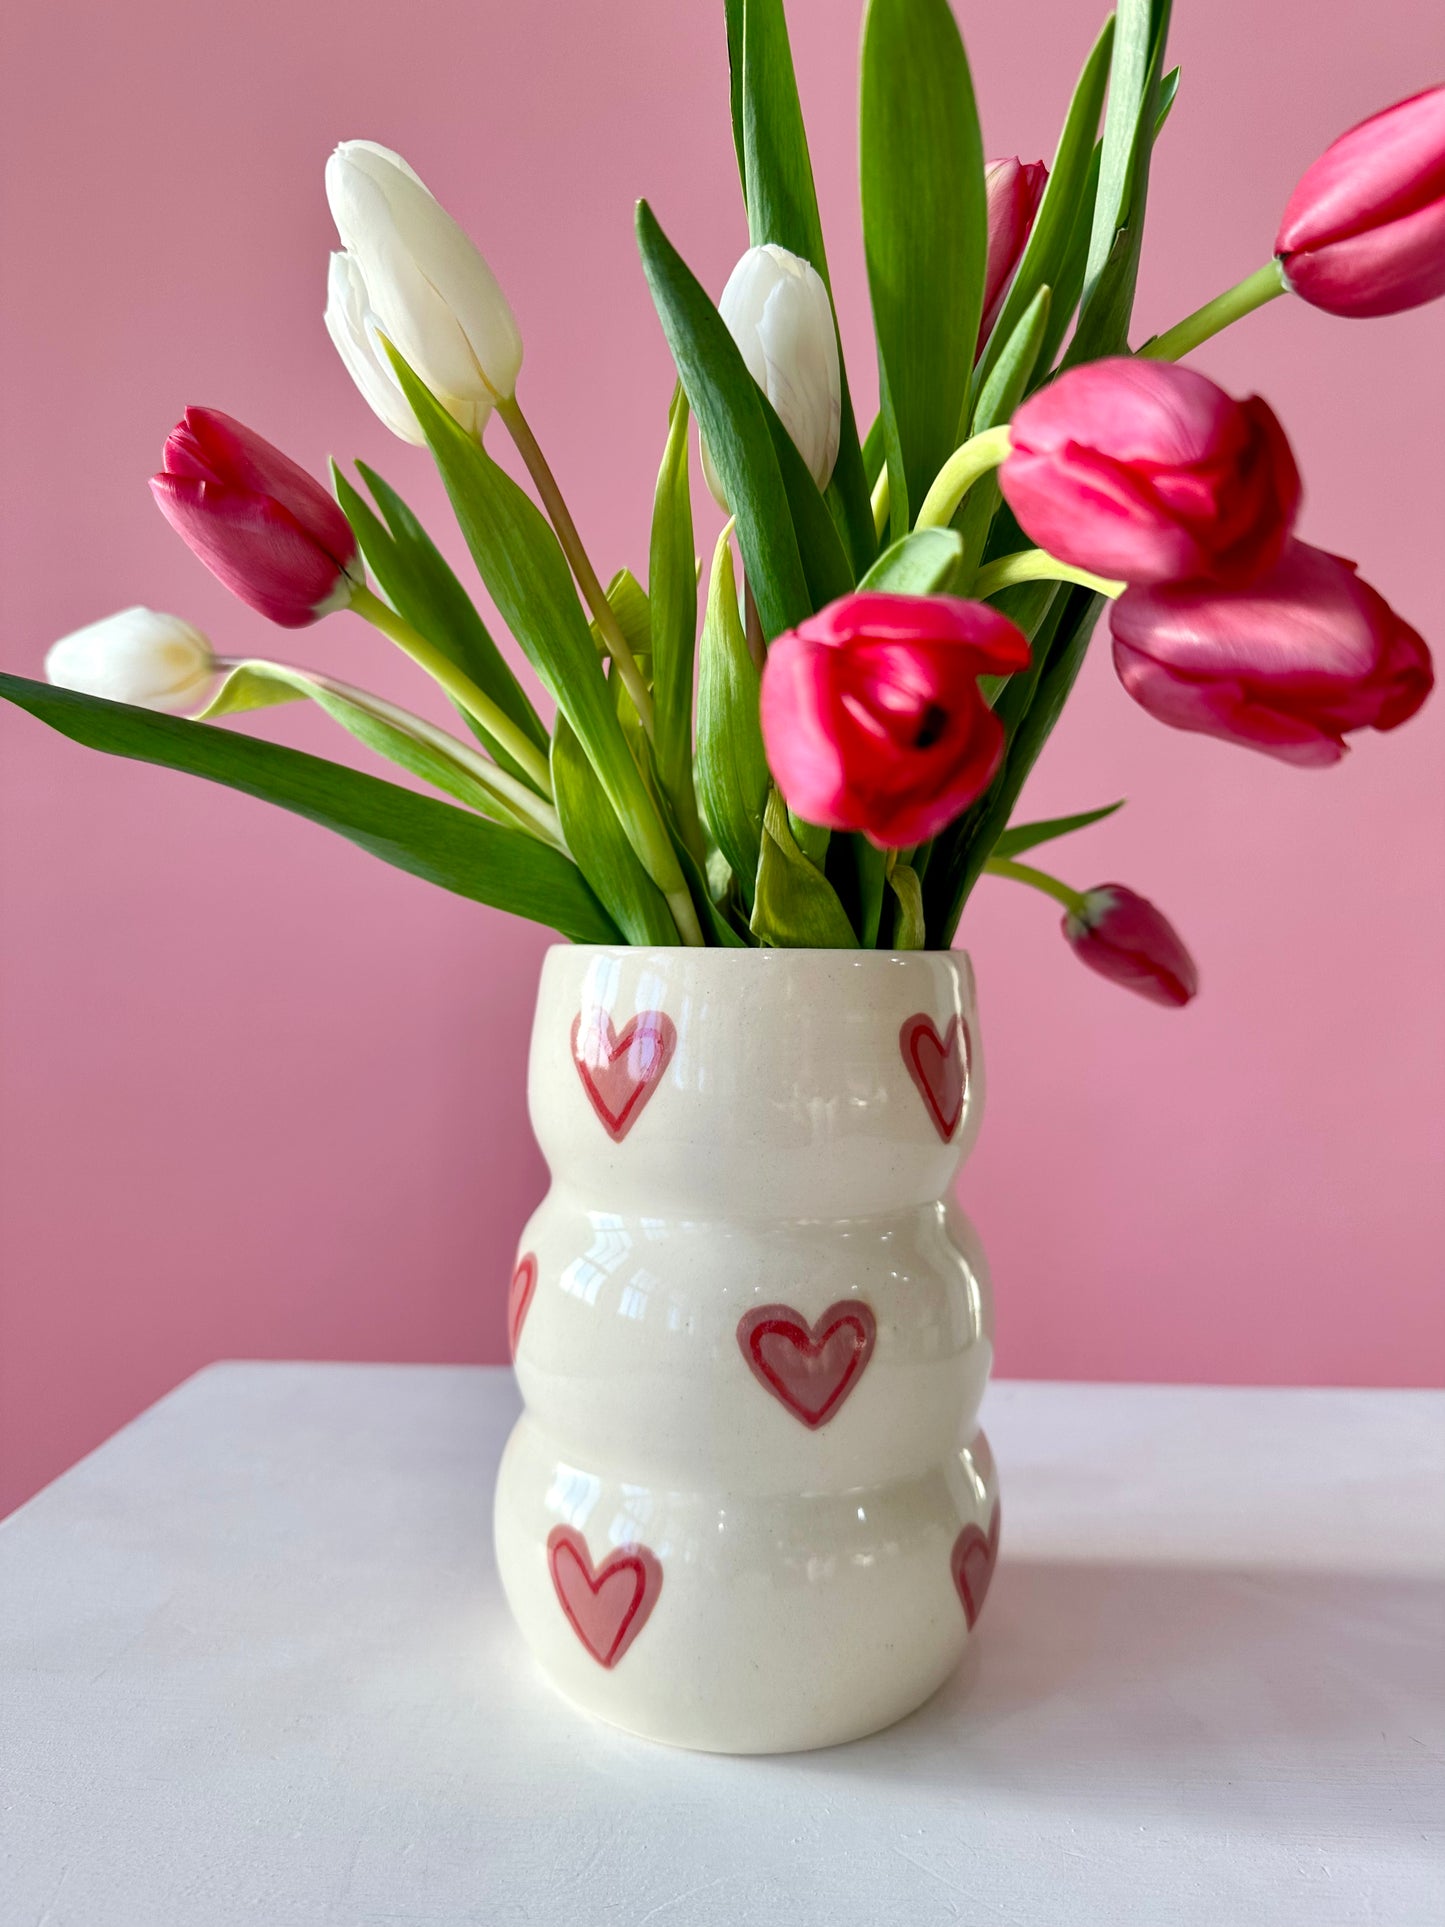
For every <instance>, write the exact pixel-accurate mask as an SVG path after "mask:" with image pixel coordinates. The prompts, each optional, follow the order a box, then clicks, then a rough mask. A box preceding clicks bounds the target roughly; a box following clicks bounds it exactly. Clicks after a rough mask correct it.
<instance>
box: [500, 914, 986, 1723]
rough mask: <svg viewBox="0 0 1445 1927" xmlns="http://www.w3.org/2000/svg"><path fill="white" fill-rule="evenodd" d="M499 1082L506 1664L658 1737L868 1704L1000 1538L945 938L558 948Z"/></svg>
mask: <svg viewBox="0 0 1445 1927" xmlns="http://www.w3.org/2000/svg"><path fill="white" fill-rule="evenodd" d="M528 1089H529V1103H530V1108H531V1115H532V1122H533V1125H534V1128H535V1130H536V1134H537V1138H538V1141H539V1143H540V1144H541V1147H542V1151H543V1153H544V1155H545V1157H546V1160H547V1163H548V1166H549V1168H550V1171H551V1174H552V1184H551V1189H550V1190H549V1191H548V1193H547V1196H546V1198H545V1199H544V1201H543V1203H542V1204H541V1206H540V1207H539V1208H538V1210H537V1211H536V1212H535V1214H534V1215H533V1217H532V1219H531V1221H530V1222H529V1224H528V1225H527V1227H526V1230H525V1231H524V1233H523V1235H522V1240H521V1245H520V1248H519V1252H518V1258H517V1266H516V1270H515V1273H514V1275H513V1279H512V1285H511V1296H510V1302H509V1314H510V1320H509V1322H510V1329H511V1334H512V1341H513V1353H514V1358H515V1363H516V1370H517V1376H518V1379H519V1381H520V1384H521V1389H522V1394H523V1398H524V1400H525V1407H526V1409H525V1411H524V1413H523V1416H522V1418H521V1419H520V1420H519V1421H518V1424H517V1427H516V1429H515V1431H514V1432H513V1434H512V1437H511V1440H510V1441H509V1443H508V1446H507V1450H506V1453H505V1456H504V1459H503V1463H502V1467H501V1472H500V1475H499V1479H498V1486H497V1502H496V1511H495V1521H496V1548H497V1560H498V1565H499V1568H500V1572H501V1577H502V1582H503V1585H504V1587H505V1589H506V1593H507V1597H508V1599H509V1601H510V1604H511V1607H512V1611H513V1613H514V1614H515V1616H516V1620H517V1623H518V1625H519V1626H520V1628H521V1630H522V1633H523V1636H524V1637H525V1639H526V1640H527V1643H528V1644H529V1646H530V1647H531V1649H532V1652H533V1653H534V1655H535V1656H536V1658H537V1660H538V1661H539V1663H540V1664H541V1666H542V1668H543V1670H544V1671H545V1672H546V1673H547V1674H548V1676H549V1677H550V1678H551V1680H552V1681H553V1683H554V1684H555V1685H556V1686H557V1687H558V1688H560V1690H561V1691H562V1692H563V1693H564V1694H566V1696H567V1697H568V1698H569V1699H571V1700H573V1701H574V1702H575V1703H576V1704H577V1705H579V1706H581V1707H583V1708H585V1709H586V1710H587V1711H588V1712H590V1713H595V1714H596V1715H597V1716H598V1717H599V1718H601V1719H604V1720H609V1721H611V1722H612V1723H613V1724H614V1725H617V1726H620V1727H625V1728H627V1729H628V1730H629V1731H632V1732H635V1733H640V1734H644V1735H647V1736H648V1737H650V1738H653V1739H657V1740H663V1741H668V1742H671V1743H673V1744H675V1745H680V1746H687V1747H697V1748H704V1749H708V1750H713V1751H721V1752H775V1751H782V1750H787V1749H793V1748H801V1747H813V1746H825V1745H829V1744H832V1743H834V1742H836V1741H840V1740H846V1739H851V1738H855V1737H857V1736H859V1735H861V1734H864V1733H868V1732H872V1731H874V1730H875V1729H877V1728H879V1727H882V1726H886V1725H888V1724H889V1723H890V1722H892V1721H894V1720H896V1719H899V1718H900V1717H901V1716H902V1715H903V1714H905V1713H907V1712H909V1711H911V1710H912V1709H913V1708H914V1707H916V1706H917V1705H919V1704H920V1703H921V1702H922V1701H923V1700H924V1699H926V1698H927V1697H928V1695H929V1694H930V1693H932V1692H933V1691H934V1690H935V1688H937V1687H938V1686H939V1685H940V1684H941V1683H942V1681H943V1680H944V1679H945V1678H946V1677H947V1675H948V1674H949V1672H950V1671H951V1670H952V1669H953V1667H954V1666H955V1665H956V1663H957V1661H958V1659H959V1658H960V1656H961V1654H962V1652H963V1649H964V1645H965V1643H966V1641H967V1639H968V1637H969V1634H970V1632H971V1630H972V1626H973V1624H974V1622H975V1621H976V1619H977V1617H978V1613H979V1611H980V1610H981V1608H982V1605H983V1599H984V1594H985V1592H986V1591H987V1588H988V1583H989V1579H990V1577H991V1575H992V1570H993V1563H994V1559H995V1556H996V1552H997V1546H998V1520H999V1513H998V1491H997V1484H996V1479H995V1474H994V1469H993V1464H992V1460H991V1457H990V1454H989V1451H988V1447H987V1444H986V1442H985V1440H984V1437H983V1434H982V1433H981V1432H980V1431H979V1430H978V1427H977V1415H978V1407H979V1402H980V1400H981V1398H982V1395H983V1390H984V1384H985V1381H986V1379H987V1376H988V1370H989V1363H990V1358H991V1344H990V1323H991V1320H990V1307H989V1288H988V1281H987V1273H986V1269H985V1264H984V1259H983V1254H982V1252H981V1250H980V1249H979V1245H978V1241H977V1238H976V1237H975V1235H974V1232H973V1230H972V1228H971V1226H970V1225H969V1223H968V1220H967V1219H966V1217H965V1216H964V1215H963V1213H962V1211H961V1210H959V1208H958V1207H957V1205H956V1204H955V1203H954V1202H953V1201H952V1197H951V1192H952V1187H953V1182H954V1179H955V1177H956V1175H957V1172H958V1169H959V1166H960V1164H961V1162H962V1160H963V1159H964V1157H965V1156H966V1155H967V1152H968V1149H969V1147H970V1145H971V1144H972V1142H973V1140H974V1137H975V1136H976V1134H977V1129H978V1124H979V1118H980V1112H981V1108H982V1099H983V1071H982V1060H981V1057H980V1054H979V1041H978V1027H977V1016H976V1012H975V1007H974V991H973V977H972V972H971V969H970V967H969V964H968V960H967V958H966V957H963V956H961V955H953V954H935V953H925V952H910V953H906V954H897V955H887V954H882V953H877V952H863V953H859V952H851V953H850V952H846V951H821V950H820V951H805V950H792V951H790V950H763V951H752V950H749V951H742V950H737V951H732V950H686V949H667V950H645V949H615V950H614V949H603V948H585V947H571V946H558V947H556V948H554V949H553V950H551V951H550V952H549V953H548V955H547V959H546V963H545V966H544V969H543V973H542V982H541V989H540V993H539V997H538V1003H537V1015H536V1024H535V1029H534V1033H533V1039H532V1053H531V1066H530V1073H529V1086H528Z"/></svg>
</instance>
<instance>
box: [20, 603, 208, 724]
mask: <svg viewBox="0 0 1445 1927" xmlns="http://www.w3.org/2000/svg"><path fill="white" fill-rule="evenodd" d="M45 674H46V677H47V679H48V680H49V681H50V682H53V683H54V684H55V685H56V687H57V688H59V689H75V690H78V691H79V692H80V694H81V695H83V696H104V697H105V698H106V699H107V700H108V701H110V702H113V703H135V704H136V705H137V706H138V707H139V708H141V709H190V708H191V707H192V706H193V705H194V704H197V703H199V702H200V700H201V698H202V697H203V696H204V695H205V692H206V688H207V686H208V684H209V683H210V682H211V679H212V678H213V677H214V676H215V674H216V659H215V657H214V656H213V655H212V653H211V645H210V643H209V642H207V640H206V638H205V637H204V636H203V635H202V634H201V632H200V630H199V629H193V628H192V627H191V625H190V623H188V622H182V621H181V619H180V617H179V616H163V615H160V614H158V613H157V611H156V610H154V609H140V608H136V609H121V610H119V611H117V613H116V614H115V615H113V616H103V617H102V618H101V620H100V621H99V622H92V623H89V624H87V626H86V627H85V628H84V629H77V630H75V631H74V632H73V633H72V634H71V635H68V636H62V637H61V638H60V640H59V642H56V643H52V644H51V646H50V649H49V651H48V653H47V654H46V657H45Z"/></svg>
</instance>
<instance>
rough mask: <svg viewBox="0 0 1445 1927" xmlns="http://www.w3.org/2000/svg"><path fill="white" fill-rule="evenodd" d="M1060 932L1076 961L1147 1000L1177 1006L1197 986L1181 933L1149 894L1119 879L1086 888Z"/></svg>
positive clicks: (1191, 995) (1185, 1000)
mask: <svg viewBox="0 0 1445 1927" xmlns="http://www.w3.org/2000/svg"><path fill="white" fill-rule="evenodd" d="M1063 932H1064V935H1065V936H1066V937H1067V938H1068V940H1069V942H1070V944H1071V945H1072V946H1073V951H1074V955H1075V956H1076V957H1078V958H1079V960H1080V962H1082V963H1086V964H1087V965H1088V966H1089V968H1090V970H1097V971H1098V973H1099V975H1100V976H1101V977H1107V978H1108V979H1109V980H1110V982H1111V983H1116V984H1122V985H1123V987H1124V989H1125V990H1133V991H1137V992H1138V994H1139V995H1140V996H1141V997H1147V998H1148V999H1149V1001H1150V1002H1151V1003H1155V1004H1172V1005H1174V1006H1175V1007H1178V1006H1179V1005H1181V1004H1187V1003H1188V1002H1189V1000H1190V998H1191V997H1193V996H1195V995H1196V993H1197V992H1198V990H1199V972H1198V970H1197V969H1196V967H1195V963H1194V959H1193V958H1192V957H1191V956H1190V954H1189V952H1188V951H1187V950H1186V949H1185V948H1184V943H1183V939H1182V938H1181V937H1180V935H1179V932H1178V931H1177V930H1176V929H1175V928H1174V926H1173V924H1172V923H1170V921H1169V919H1168V918H1167V917H1165V916H1163V915H1162V914H1161V913H1160V912H1159V911H1158V910H1156V909H1155V908H1154V906H1153V904H1152V903H1150V902H1149V900H1148V898H1147V897H1141V896H1138V895H1136V893H1135V892H1134V891H1133V890H1128V889H1126V888H1125V887H1124V885H1123V884H1122V883H1101V884H1100V885H1099V887H1098V888H1097V889H1096V890H1090V891H1088V892H1087V893H1086V894H1085V897H1084V908H1083V913H1082V915H1079V914H1076V913H1075V912H1074V911H1072V910H1070V911H1067V912H1066V913H1065V916H1064V921H1063Z"/></svg>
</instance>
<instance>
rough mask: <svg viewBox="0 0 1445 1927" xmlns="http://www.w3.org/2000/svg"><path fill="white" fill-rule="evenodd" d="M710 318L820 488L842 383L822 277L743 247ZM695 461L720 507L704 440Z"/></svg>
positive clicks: (834, 453) (784, 258) (789, 257)
mask: <svg viewBox="0 0 1445 1927" xmlns="http://www.w3.org/2000/svg"><path fill="white" fill-rule="evenodd" d="M718 313H719V314H720V315H721V316H722V318H723V320H724V321H725V322H726V323H727V328H728V333H729V334H730V335H731V336H732V338H733V340H734V341H735V342H736V343H737V344H738V347H739V348H740V349H741V350H742V357H743V360H744V361H745V362H746V363H747V367H748V373H749V374H750V375H751V376H752V378H753V380H754V381H755V382H757V384H758V386H759V387H760V388H761V389H762V390H763V392H764V394H766V396H767V398H768V400H769V401H770V402H771V403H772V404H773V407H774V408H775V409H776V410H777V412H778V418H779V420H780V421H781V422H782V424H783V426H784V428H786V429H787V431H788V433H789V435H790V436H791V437H792V439H793V443H794V445H795V447H796V448H797V450H798V453H799V454H800V455H801V456H802V458H803V460H804V461H805V462H806V463H807V464H808V472H809V473H810V474H811V475H812V477H813V480H814V481H815V482H816V483H817V484H818V487H819V488H826V487H827V486H828V481H829V478H830V476H831V475H832V473H833V464H834V463H835V462H836V461H837V459H838V426H839V418H840V414H841V410H842V399H843V383H842V377H841V374H840V372H839V368H838V336H837V332H836V330H835V328H834V325H833V304H832V302H831V301H830V300H829V299H828V290H827V288H826V287H825V286H824V285H823V279H822V276H821V275H820V274H819V273H818V272H817V270H816V269H815V268H813V267H811V266H810V265H809V263H808V262H806V261H804V260H802V259H801V258H800V257H799V256H798V255H796V254H790V253H789V252H788V250H787V249H786V248H780V247H776V246H773V245H771V244H769V245H768V246H767V247H761V248H749V249H748V251H747V253H746V254H745V255H744V256H743V257H742V259H741V260H740V261H739V262H738V264H737V266H736V267H735V268H734V269H733V271H732V273H731V274H730V275H729V276H728V280H727V286H726V287H725V288H724V289H723V291H722V299H721V301H719V302H718ZM702 460H703V469H704V472H705V473H706V475H707V485H708V487H709V488H710V489H711V490H712V492H713V495H714V496H715V497H716V499H717V501H718V503H719V505H720V506H721V507H722V508H724V509H726V508H727V507H728V504H727V502H726V501H725V500H724V499H723V494H722V489H721V487H720V485H719V482H718V478H717V475H716V473H715V472H714V470H713V466H712V462H711V460H710V459H709V456H708V452H707V445H706V443H704V445H703V451H702Z"/></svg>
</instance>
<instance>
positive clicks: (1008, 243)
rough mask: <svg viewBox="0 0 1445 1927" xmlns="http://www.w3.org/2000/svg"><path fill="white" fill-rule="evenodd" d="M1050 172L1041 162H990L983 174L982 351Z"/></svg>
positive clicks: (1026, 239)
mask: <svg viewBox="0 0 1445 1927" xmlns="http://www.w3.org/2000/svg"><path fill="white" fill-rule="evenodd" d="M1048 182H1049V170H1048V169H1047V168H1046V167H1045V166H1044V164H1043V162H1042V161H1021V160H1020V159H1019V157H1018V155H1017V154H1015V155H1013V156H1012V157H1011V158H1010V159H1009V160H1006V161H990V162H989V164H988V166H987V167H986V168H985V169H984V171H983V184H984V191H985V193H986V194H987V196H988V266H987V268H986V270H985V272H984V282H983V320H982V323H981V324H980V326H979V331H978V345H979V347H980V348H982V346H983V344H984V342H985V341H987V340H988V337H989V335H990V334H991V333H992V331H993V324H994V323H995V321H997V320H998V314H999V309H1000V308H1001V307H1002V306H1003V303H1004V296H1005V295H1006V294H1007V293H1008V284H1009V282H1010V281H1012V279H1013V273H1014V269H1015V268H1016V267H1017V266H1018V264H1019V261H1020V260H1021V258H1022V256H1023V251H1024V249H1025V247H1027V245H1028V239H1029V236H1030V234H1031V233H1032V232H1033V226H1034V217H1035V215H1036V214H1037V213H1038V211H1039V202H1040V201H1041V200H1042V199H1043V198H1044V189H1045V188H1046V187H1047V186H1048Z"/></svg>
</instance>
